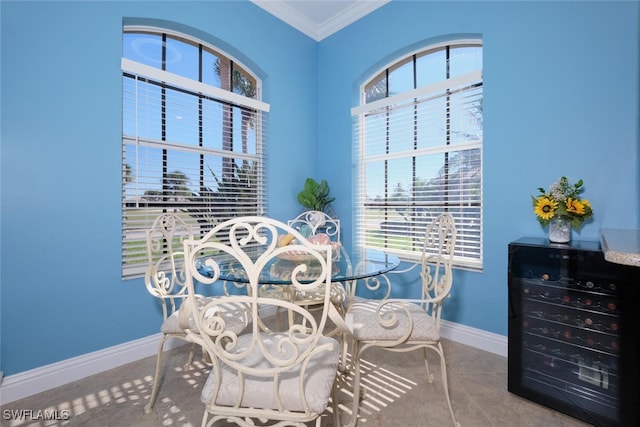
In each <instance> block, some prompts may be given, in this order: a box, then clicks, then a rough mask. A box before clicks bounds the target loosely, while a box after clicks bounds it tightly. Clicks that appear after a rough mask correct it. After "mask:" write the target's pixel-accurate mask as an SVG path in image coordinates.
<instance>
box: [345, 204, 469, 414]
mask: <svg viewBox="0 0 640 427" xmlns="http://www.w3.org/2000/svg"><path fill="white" fill-rule="evenodd" d="M455 242H456V228H455V224H454V220H453V217H452V216H451V215H450V214H446V213H445V214H441V215H439V216H438V217H437V218H435V219H434V220H433V222H432V223H431V224H430V225H429V226H428V227H427V229H426V232H425V238H424V246H423V250H422V257H421V262H420V263H417V264H414V265H413V266H411V267H410V268H408V269H405V270H403V271H401V272H399V273H404V272H407V271H409V270H412V269H413V268H414V267H416V266H419V267H420V280H421V282H422V297H421V299H419V300H409V299H392V298H391V297H390V295H391V286H392V283H391V280H390V276H391V273H395V272H391V273H388V274H389V275H383V276H382V277H381V278H376V279H374V280H373V281H372V280H363V281H360V282H358V283H356V282H354V283H353V284H352V288H351V289H350V292H351V294H352V295H351V299H350V304H349V307H348V309H347V315H346V323H347V324H348V325H349V329H350V330H351V332H352V346H351V359H352V370H353V396H354V398H353V408H352V418H351V421H350V423H349V426H355V425H356V423H357V421H358V408H359V404H360V397H361V396H362V393H361V390H360V389H361V378H360V377H361V372H360V362H361V358H362V355H363V354H364V352H365V351H366V350H367V349H369V348H371V347H379V348H382V349H384V350H388V351H393V352H408V351H413V350H417V349H423V351H424V361H425V366H426V369H427V379H428V381H429V383H433V381H434V376H433V374H432V373H431V370H430V368H429V362H428V360H427V351H428V350H433V351H435V352H436V353H437V354H438V356H439V358H440V368H441V372H442V388H443V392H444V394H445V398H446V401H447V405H448V407H449V413H450V414H451V419H452V420H453V424H454V426H459V423H458V421H457V420H456V417H455V414H454V412H453V407H452V405H451V397H450V394H449V386H448V381H447V367H446V361H445V355H444V350H443V348H442V343H441V341H440V317H441V315H442V306H443V303H444V299H445V298H446V297H447V296H448V295H449V292H450V290H451V285H452V269H451V265H452V261H453V255H454V248H455ZM360 285H364V286H367V287H368V288H370V289H377V290H381V289H383V290H384V291H385V292H384V293H385V295H384V297H383V298H382V299H377V300H373V299H365V298H361V297H358V296H356V291H357V289H356V288H357V286H360ZM385 286H386V289H384V287H385Z"/></svg>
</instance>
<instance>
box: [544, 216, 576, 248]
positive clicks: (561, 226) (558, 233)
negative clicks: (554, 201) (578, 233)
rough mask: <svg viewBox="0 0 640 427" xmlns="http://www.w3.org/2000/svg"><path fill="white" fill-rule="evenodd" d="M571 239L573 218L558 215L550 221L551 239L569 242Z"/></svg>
mask: <svg viewBox="0 0 640 427" xmlns="http://www.w3.org/2000/svg"><path fill="white" fill-rule="evenodd" d="M570 240H571V220H570V219H569V218H568V217H566V216H562V215H561V216H556V217H554V218H553V219H551V221H549V241H550V242H552V243H569V241H570Z"/></svg>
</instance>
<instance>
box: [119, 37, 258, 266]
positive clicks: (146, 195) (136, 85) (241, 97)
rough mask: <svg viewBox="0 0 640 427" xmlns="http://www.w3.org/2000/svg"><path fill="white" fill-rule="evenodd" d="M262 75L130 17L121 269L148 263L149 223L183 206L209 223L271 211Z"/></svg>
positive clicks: (191, 218) (200, 226)
mask: <svg viewBox="0 0 640 427" xmlns="http://www.w3.org/2000/svg"><path fill="white" fill-rule="evenodd" d="M260 84H261V82H260V80H259V79H258V78H257V77H256V76H255V75H254V74H252V72H251V71H250V70H248V69H247V68H246V67H244V66H243V65H242V64H241V63H239V62H238V61H236V60H234V59H233V58H231V57H230V56H229V55H227V54H225V53H223V52H221V51H219V50H216V49H215V48H214V47H213V46H210V45H208V44H206V43H204V42H203V41H200V40H196V39H193V38H190V37H188V36H186V35H183V34H179V33H174V32H169V31H166V30H165V31H163V30H161V29H156V28H149V27H132V26H127V27H125V28H124V32H123V58H122V165H123V166H122V230H123V231H122V236H123V237H122V238H123V246H122V267H123V268H122V272H123V273H122V274H123V277H133V276H137V275H140V274H142V273H144V266H145V265H146V246H145V235H144V230H146V229H147V228H149V226H150V225H151V223H152V222H153V219H154V218H155V217H156V216H157V215H159V214H160V213H162V212H167V211H171V212H177V213H179V214H180V215H182V216H183V217H184V219H185V221H187V222H188V223H191V224H192V225H194V226H195V229H197V230H200V232H202V233H204V232H205V231H207V230H208V229H210V228H211V226H212V225H213V224H215V223H217V222H220V221H223V220H225V219H228V218H230V217H232V216H236V215H262V214H264V213H265V206H266V194H265V168H264V159H263V153H264V152H265V144H266V142H265V134H266V132H265V129H266V122H267V117H266V115H267V112H268V110H269V106H268V105H267V104H265V103H264V102H262V101H261V100H260V93H261V90H260V89H261V87H260Z"/></svg>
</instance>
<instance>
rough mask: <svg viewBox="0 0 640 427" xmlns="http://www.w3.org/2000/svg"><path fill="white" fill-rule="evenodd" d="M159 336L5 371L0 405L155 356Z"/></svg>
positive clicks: (168, 345) (168, 346) (174, 344)
mask: <svg viewBox="0 0 640 427" xmlns="http://www.w3.org/2000/svg"><path fill="white" fill-rule="evenodd" d="M161 339H162V334H160V333H158V334H154V335H150V336H148V337H144V338H140V339H137V340H133V341H129V342H126V343H124V344H119V345H115V346H113V347H109V348H105V349H104V350H98V351H94V352H92V353H87V354H83V355H81V356H77V357H72V358H71V359H66V360H63V361H61V362H57V363H52V364H50V365H45V366H41V367H39V368H35V369H31V370H29V371H25V372H20V373H18V374H13V375H8V376H7V377H5V378H4V381H2V384H1V385H0V405H4V404H6V403H9V402H13V401H15V400H18V399H22V398H25V397H28V396H31V395H34V394H36V393H41V392H43V391H46V390H49V389H52V388H55V387H59V386H61V385H65V384H68V383H70V382H73V381H77V380H80V379H82V378H85V377H88V376H91V375H94V374H98V373H100V372H103V371H107V370H109V369H113V368H117V367H118V366H122V365H126V364H127V363H131V362H135V361H136V360H140V359H143V358H145V357H149V356H154V355H156V354H157V352H158V345H160V340H161ZM184 343H185V342H184V341H182V340H177V339H173V340H172V339H170V340H169V341H167V343H166V344H165V349H166V350H169V349H171V348H175V347H177V346H179V345H183V344H184Z"/></svg>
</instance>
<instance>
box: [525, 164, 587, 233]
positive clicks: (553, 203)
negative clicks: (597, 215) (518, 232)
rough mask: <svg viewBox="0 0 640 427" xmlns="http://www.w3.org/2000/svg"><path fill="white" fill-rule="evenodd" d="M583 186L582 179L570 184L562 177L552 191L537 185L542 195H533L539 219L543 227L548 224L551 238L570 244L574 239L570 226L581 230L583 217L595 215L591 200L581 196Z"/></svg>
mask: <svg viewBox="0 0 640 427" xmlns="http://www.w3.org/2000/svg"><path fill="white" fill-rule="evenodd" d="M582 185H583V182H582V180H579V181H578V182H577V183H575V184H570V183H569V180H568V179H567V177H564V176H563V177H561V178H560V180H558V181H557V182H555V183H553V184H552V185H551V186H550V187H549V191H546V190H545V189H544V188H538V191H539V192H540V195H538V196H537V197H533V196H532V197H531V199H532V203H533V212H534V213H535V214H536V218H537V219H538V221H539V222H540V224H541V225H542V226H546V225H549V240H550V241H552V242H555V243H567V242H568V241H569V240H571V227H573V228H575V229H579V228H580V227H581V226H582V223H583V222H584V220H585V219H587V218H591V216H592V215H593V210H592V208H591V204H590V203H589V201H588V200H587V199H581V198H580V196H579V194H580V193H581V192H582V191H583V190H584V188H583V187H582Z"/></svg>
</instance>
